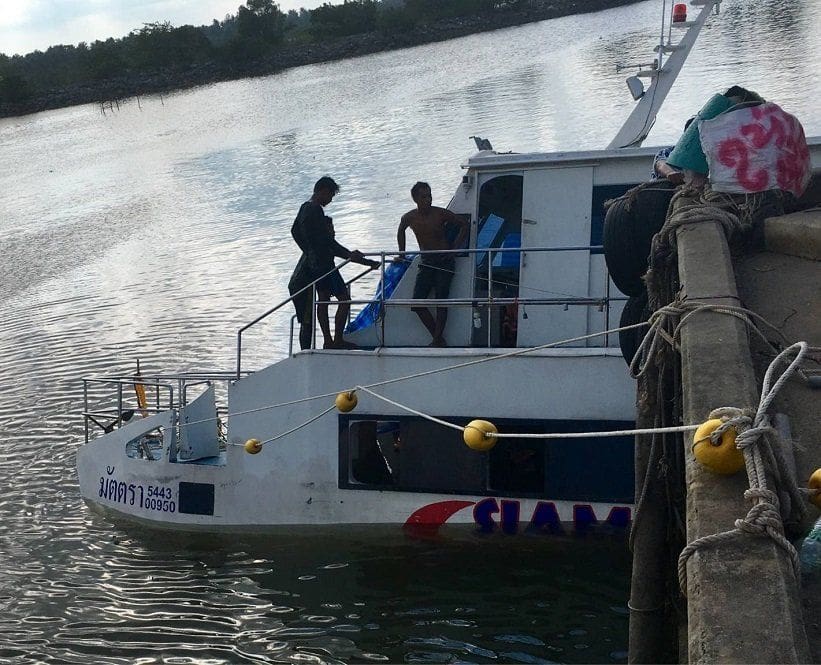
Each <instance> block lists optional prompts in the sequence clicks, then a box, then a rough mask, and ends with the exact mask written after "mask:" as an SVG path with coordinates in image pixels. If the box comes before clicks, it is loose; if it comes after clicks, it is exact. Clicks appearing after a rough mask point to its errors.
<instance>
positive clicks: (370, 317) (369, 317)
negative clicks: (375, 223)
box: [345, 254, 415, 335]
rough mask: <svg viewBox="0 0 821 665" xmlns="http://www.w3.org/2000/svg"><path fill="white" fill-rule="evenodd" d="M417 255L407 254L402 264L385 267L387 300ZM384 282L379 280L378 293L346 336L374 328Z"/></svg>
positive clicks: (391, 264)
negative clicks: (369, 327) (370, 327)
mask: <svg viewBox="0 0 821 665" xmlns="http://www.w3.org/2000/svg"><path fill="white" fill-rule="evenodd" d="M414 256H415V254H406V255H405V257H406V258H407V260H406V261H402V262H401V263H388V264H387V265H386V266H385V299H386V300H387V299H388V298H390V297H391V294H392V293H393V292H394V290H395V289H396V287H397V285H398V284H399V281H400V280H401V279H402V275H404V274H405V272H406V271H407V269H408V266H410V264H411V261H412V260H413V257H414ZM381 294H382V280H381V279H380V280H379V285H378V286H377V287H376V293H375V294H374V299H373V300H372V301H371V302H369V303H368V304H367V305H365V308H364V309H363V310H362V311H361V312H359V314H357V315H356V318H355V319H354V320H353V321H351V322H350V323H349V324H348V325H347V327H346V328H345V334H346V335H347V334H349V333H352V332H356V331H357V330H362V329H363V328H367V327H368V326H372V325H373V324H374V323H375V322H376V321H377V319H378V318H379V314H380V309H381V303H380V301H381V298H382V295H381Z"/></svg>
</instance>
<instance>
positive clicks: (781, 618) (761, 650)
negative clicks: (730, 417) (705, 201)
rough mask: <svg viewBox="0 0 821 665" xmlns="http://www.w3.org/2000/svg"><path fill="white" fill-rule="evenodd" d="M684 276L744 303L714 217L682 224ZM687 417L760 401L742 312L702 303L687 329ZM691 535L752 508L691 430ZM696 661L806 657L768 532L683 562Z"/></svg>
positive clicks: (703, 296)
mask: <svg viewBox="0 0 821 665" xmlns="http://www.w3.org/2000/svg"><path fill="white" fill-rule="evenodd" d="M677 240H678V268H679V278H680V281H681V284H682V287H683V291H684V296H685V297H686V299H687V300H691V301H699V302H707V303H712V304H714V305H739V304H741V303H740V302H739V300H738V295H737V290H736V282H735V277H734V274H733V267H732V262H731V258H730V252H729V249H728V246H727V241H726V239H725V237H724V233H723V231H722V230H721V228H720V227H719V225H718V224H714V223H700V224H691V225H685V226H683V227H680V228H679V229H678V231H677ZM681 361H682V389H683V409H684V421H685V422H686V423H699V422H703V421H704V420H705V419H706V418H707V415H708V413H709V412H710V411H711V410H712V409H714V408H717V407H720V406H735V407H741V408H745V407H747V408H754V407H756V406H757V404H758V400H759V394H758V387H757V385H756V381H755V374H754V370H753V365H752V361H751V358H750V350H749V344H748V331H747V330H746V326H745V324H744V323H743V322H742V321H740V320H739V319H737V318H736V317H732V316H728V315H726V314H720V313H714V312H704V313H699V314H696V315H694V316H692V317H691V318H690V319H688V321H687V323H685V325H684V327H683V328H682V331H681ZM685 447H686V456H687V465H686V484H687V540H688V542H692V541H694V540H696V539H697V538H700V537H701V536H706V535H710V534H714V533H719V532H723V531H727V530H730V529H732V528H733V526H734V524H733V523H734V520H735V519H737V518H739V517H743V516H744V515H746V513H747V510H748V509H749V506H748V505H746V503H745V501H744V499H743V493H744V490H745V489H747V488H748V487H749V485H748V483H747V478H746V474H744V473H743V472H741V473H738V474H736V475H735V476H732V477H726V476H718V475H715V474H713V473H711V472H709V471H707V470H705V469H704V468H703V467H701V465H699V464H698V463H697V462H696V461H695V459H694V458H693V456H692V453H691V452H690V441H689V440H688V439H685ZM687 596H688V632H689V638H688V652H689V658H688V660H689V662H691V663H801V662H809V658H810V656H809V647H808V644H807V638H806V633H805V631H804V624H803V619H802V615H801V607H800V601H799V589H798V585H797V581H796V579H795V577H794V574H793V570H792V566H791V564H790V562H789V560H788V559H787V557H786V555H785V553H784V552H783V550H781V549H780V548H779V547H777V546H776V545H775V543H773V542H772V541H771V540H770V539H768V538H761V537H756V536H739V537H738V538H737V539H735V540H734V541H732V542H730V543H722V544H720V545H717V546H710V547H706V548H702V549H700V550H699V551H698V552H696V553H695V554H694V555H693V556H692V557H691V558H690V560H689V562H688V565H687Z"/></svg>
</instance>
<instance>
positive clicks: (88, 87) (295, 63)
mask: <svg viewBox="0 0 821 665" xmlns="http://www.w3.org/2000/svg"><path fill="white" fill-rule="evenodd" d="M639 1H640V0H531V3H530V4H529V6H527V7H526V8H524V9H521V10H515V11H514V10H500V11H498V12H495V13H494V14H490V15H476V16H469V17H461V18H457V19H451V20H447V21H440V22H439V23H436V24H433V25H427V26H420V27H417V28H414V29H412V30H409V31H407V32H403V33H399V34H385V33H382V32H369V33H365V34H360V35H353V36H350V37H343V38H338V39H333V40H328V41H326V42H324V43H314V44H307V45H299V46H287V45H286V46H283V47H282V48H280V49H279V50H278V51H276V52H275V53H274V54H272V55H271V56H269V57H267V58H264V59H261V60H256V61H252V62H247V63H243V64H242V65H241V66H240V65H233V66H232V65H225V64H222V63H216V62H212V63H207V64H203V65H198V66H194V67H190V68H187V69H184V70H179V69H167V70H163V71H158V72H156V73H154V74H151V75H146V74H128V73H126V74H123V75H121V76H117V77H114V78H109V79H105V80H102V81H95V82H89V83H86V84H81V85H74V86H70V87H66V88H59V89H54V90H49V91H48V92H47V93H45V94H41V95H39V96H34V97H32V98H31V99H29V100H27V101H26V102H25V103H22V104H2V103H0V117H9V116H19V115H26V114H29V113H37V112H39V111H46V110H50V109H56V108H63V107H66V106H74V105H78V104H90V103H99V104H105V105H106V106H107V105H109V104H114V103H116V101H117V100H122V99H126V98H128V97H135V96H141V95H150V94H163V93H168V92H172V91H174V90H182V89H186V88H191V87H194V86H198V85H206V84H209V83H215V82H218V81H227V80H234V79H239V78H246V77H249V76H265V75H269V74H274V73H276V72H279V71H282V70H284V69H288V68H291V67H299V66H301V65H309V64H315V63H319V62H330V61H333V60H343V59H346V58H354V57H358V56H363V55H368V54H371V53H378V52H381V51H391V50H395V49H401V48H407V47H410V46H418V45H421V44H427V43H431V42H438V41H445V40H448V39H454V38H456V37H463V36H465V35H470V34H475V33H480V32H489V31H492V30H499V29H501V28H509V27H513V26H517V25H524V24H526V23H533V22H536V21H543V20H546V19H551V18H558V17H560V16H567V15H570V14H583V13H588V12H596V11H601V10H604V9H610V8H612V7H618V6H622V5H629V4H634V3H636V2H639Z"/></svg>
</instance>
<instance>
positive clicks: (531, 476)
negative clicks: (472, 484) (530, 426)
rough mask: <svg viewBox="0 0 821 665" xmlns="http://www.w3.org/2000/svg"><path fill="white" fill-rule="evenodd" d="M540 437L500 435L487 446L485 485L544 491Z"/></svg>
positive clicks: (518, 491)
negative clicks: (487, 461)
mask: <svg viewBox="0 0 821 665" xmlns="http://www.w3.org/2000/svg"><path fill="white" fill-rule="evenodd" d="M544 458H545V446H544V443H543V442H542V441H517V440H515V439H507V440H505V439H501V440H500V441H499V442H498V443H497V444H496V445H495V446H494V447H493V448H491V450H490V468H489V470H488V475H489V483H488V485H489V489H491V490H495V491H497V492H508V493H515V494H521V493H525V494H542V493H543V492H544Z"/></svg>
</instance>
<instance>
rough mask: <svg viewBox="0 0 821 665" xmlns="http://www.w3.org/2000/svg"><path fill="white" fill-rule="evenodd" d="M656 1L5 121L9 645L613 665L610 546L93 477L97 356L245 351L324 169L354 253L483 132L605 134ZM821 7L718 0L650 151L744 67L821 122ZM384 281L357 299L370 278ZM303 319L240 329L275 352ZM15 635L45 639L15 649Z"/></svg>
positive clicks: (206, 657) (0, 182)
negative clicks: (185, 506) (293, 508)
mask: <svg viewBox="0 0 821 665" xmlns="http://www.w3.org/2000/svg"><path fill="white" fill-rule="evenodd" d="M657 14H658V3H656V2H644V3H640V4H637V5H632V6H629V7H621V8H618V9H614V10H611V11H607V12H600V13H596V14H590V15H585V16H575V17H573V16H570V17H565V18H562V19H559V20H555V21H546V22H542V23H538V24H531V25H527V26H522V27H519V28H512V29H507V30H498V31H495V32H492V33H487V34H483V35H473V36H470V37H466V38H464V39H459V40H454V41H451V42H445V43H442V44H431V45H427V46H422V47H418V48H413V49H407V50H405V51H399V52H393V53H383V54H378V55H374V56H369V57H366V58H359V59H355V60H349V61H345V62H338V63H331V64H326V65H316V66H311V67H304V68H301V69H295V70H291V71H288V72H284V73H282V74H280V75H277V76H270V77H265V78H256V79H246V80H242V81H234V82H229V83H221V84H217V85H212V86H205V87H202V88H198V89H195V90H190V91H185V92H181V93H178V94H173V95H169V96H165V97H164V98H163V99H162V100H160V99H159V98H148V99H143V100H141V103H140V105H139V106H138V105H137V104H136V103H133V102H131V103H127V104H125V105H123V106H122V107H121V110H120V111H119V112H115V113H111V112H108V113H106V114H105V115H102V114H100V112H99V110H98V109H96V108H95V107H93V106H81V107H75V108H70V109H63V110H59V111H54V112H49V113H42V114H38V115H36V116H30V117H24V118H14V119H6V120H0V146H1V147H0V150H2V153H0V154H2V160H3V164H4V165H5V168H3V169H0V192H2V193H1V194H0V243H2V249H3V260H2V261H0V376H2V377H3V381H2V383H0V442H2V443H0V472H1V473H2V481H3V482H2V484H3V488H4V491H3V493H2V495H1V496H0V517H2V519H0V558H2V560H3V562H4V565H3V567H2V570H0V608H1V609H2V612H0V634H2V639H0V658H3V659H6V660H15V659H16V660H19V661H20V662H25V661H26V660H28V661H31V662H43V661H53V662H89V661H92V662H102V661H106V662H135V661H137V660H138V659H142V660H141V662H160V661H161V660H163V659H164V662H238V661H243V660H244V661H247V662H294V661H309V662H334V661H337V662H339V661H345V662H352V661H356V662H363V661H367V660H371V659H372V660H384V659H388V660H391V661H397V660H399V661H403V660H406V661H426V662H454V661H461V662H465V661H470V662H490V661H491V660H494V662H500V661H503V662H506V661H510V662H546V661H561V662H591V661H609V660H616V661H618V660H622V659H623V658H624V654H623V653H622V652H623V651H624V649H625V645H626V617H625V613H624V607H625V602H626V597H627V578H628V558H627V554H626V552H625V547H624V544H623V543H622V542H621V541H616V542H613V541H600V542H592V541H572V540H571V541H547V540H544V541H535V540H534V541H531V540H528V539H524V540H522V539H519V540H518V541H516V543H517V544H516V546H515V547H512V548H509V546H510V545H511V543H510V542H509V541H507V540H505V539H499V540H491V541H487V540H476V539H470V538H467V539H465V538H456V539H453V540H446V541H443V542H427V541H423V542H419V541H410V540H406V539H405V538H404V537H402V536H399V535H397V536H395V537H393V538H390V537H388V535H387V534H377V535H373V534H372V535H368V534H360V537H357V538H345V537H344V534H332V535H331V536H326V537H322V538H314V539H313V540H311V538H300V539H299V540H297V541H294V540H292V539H290V538H284V537H278V538H270V539H267V540H261V541H258V542H249V543H235V544H232V545H231V546H226V545H225V544H224V543H219V542H214V543H210V542H205V543H199V542H194V543H182V544H181V543H173V541H171V542H169V541H168V538H167V537H166V536H163V537H162V538H152V537H150V536H145V535H142V536H137V535H134V534H132V533H130V532H123V531H120V530H119V529H117V528H114V527H112V526H111V525H110V524H109V523H108V522H106V521H105V520H102V519H100V518H97V517H93V516H91V515H90V514H89V513H88V511H87V509H86V508H85V507H84V506H83V505H82V503H81V502H80V501H79V499H78V496H77V484H76V478H75V475H74V460H75V452H76V449H77V446H78V442H79V441H80V440H81V438H82V433H83V432H82V422H81V419H80V418H79V417H78V415H77V414H79V412H80V409H81V400H82V394H81V384H80V382H79V379H80V378H81V377H82V376H86V375H90V374H95V373H96V374H101V373H106V372H118V373H122V372H127V371H130V370H132V369H133V368H134V367H135V363H136V359H137V358H140V359H141V361H142V366H143V368H144V370H146V371H149V372H151V371H163V370H168V371H171V370H208V369H229V368H231V367H232V366H233V363H234V360H235V358H234V353H235V339H236V337H235V335H236V331H237V329H238V328H239V327H241V326H242V325H243V324H244V323H246V322H248V321H249V320H251V319H253V318H254V317H256V316H257V315H258V314H260V313H261V312H263V311H265V310H266V309H268V308H269V307H270V306H272V305H273V304H275V303H277V302H278V301H280V300H282V299H284V298H285V297H286V283H287V281H288V276H289V275H290V272H291V269H292V267H293V265H294V263H295V261H296V250H295V246H294V244H293V242H292V241H291V239H290V237H289V234H288V229H289V226H290V223H291V221H292V219H293V216H294V215H295V213H296V210H297V209H298V207H299V204H300V203H301V202H302V201H303V200H304V199H305V198H307V196H308V195H309V193H310V188H311V186H312V184H313V182H314V180H315V179H316V178H317V177H318V176H320V175H322V174H325V173H329V174H332V175H333V176H334V177H336V178H337V179H338V180H339V182H340V183H341V184H342V192H341V193H340V195H339V197H337V199H336V200H334V202H333V204H332V205H331V206H330V207H329V211H328V212H329V214H330V215H332V216H333V218H334V222H335V227H336V229H337V234H338V237H339V239H340V240H341V241H342V242H343V243H344V244H346V245H348V246H350V247H358V248H359V249H362V250H370V251H378V250H380V249H386V250H391V249H393V248H394V243H395V233H396V226H397V224H398V220H399V217H400V216H401V214H402V213H404V212H405V211H406V210H408V209H409V208H410V207H411V206H412V202H411V200H410V195H409V189H410V186H411V185H412V184H413V183H414V182H415V181H416V180H418V179H424V180H427V181H429V182H430V183H431V185H432V187H433V193H434V197H435V202H436V203H439V204H445V203H447V200H448V198H449V196H450V194H451V192H452V191H453V189H454V187H455V185H456V183H457V182H458V180H459V178H460V176H461V173H460V171H459V169H458V164H459V162H460V161H461V160H462V159H463V158H464V157H465V156H467V155H468V154H469V153H470V152H471V150H472V148H473V144H472V142H471V141H470V140H469V139H468V137H469V136H471V135H481V136H485V137H488V138H490V139H491V141H492V142H493V145H494V146H495V147H496V148H497V149H499V150H503V151H504V150H517V151H521V150H527V149H539V150H552V149H573V148H598V147H603V146H605V145H606V144H607V143H608V142H609V141H610V139H611V138H612V136H613V135H615V133H616V130H617V128H618V126H619V124H620V122H621V120H622V119H623V118H625V117H626V116H627V115H628V112H629V110H630V107H631V104H632V102H631V100H630V97H629V95H628V94H627V90H626V87H625V85H624V77H625V76H626V73H621V74H618V73H616V72H615V63H616V62H622V63H624V62H639V61H645V60H646V59H647V58H648V56H649V54H650V53H651V48H652V46H653V44H654V42H655V40H656V39H657ZM818 25H821V0H807V1H806V2H803V3H795V2H788V1H787V0H757V1H756V2H754V3H747V2H742V1H741V0H728V1H727V2H724V3H722V15H721V16H720V17H718V19H717V20H713V21H712V23H710V24H709V25H708V26H707V27H706V28H705V30H704V32H703V34H702V37H701V38H700V43H699V47H698V49H697V50H696V51H695V52H694V53H693V54H692V56H691V58H690V61H689V62H688V64H687V66H686V67H685V69H684V71H683V73H682V76H681V78H680V80H679V82H678V83H677V85H676V86H675V87H674V88H673V91H672V92H671V94H670V97H669V100H668V105H667V106H666V107H665V109H666V111H667V112H665V113H663V114H662V116H661V117H660V118H659V120H658V122H657V124H656V126H655V128H654V130H653V133H651V135H650V140H649V142H648V143H654V144H662V143H668V142H670V141H672V140H674V139H675V138H676V137H677V135H678V132H679V131H680V128H681V127H682V125H683V123H684V120H685V119H686V118H687V117H689V116H690V115H692V113H693V112H694V111H695V110H697V108H698V107H700V106H701V104H702V103H703V100H705V99H707V98H708V97H709V96H710V95H711V94H713V93H714V92H715V91H718V90H722V89H725V88H726V87H729V86H730V85H732V84H742V85H746V86H747V87H750V88H752V89H754V90H756V91H758V92H759V93H761V94H762V95H764V96H765V97H767V98H769V99H772V100H774V101H777V102H779V103H780V104H782V105H783V106H784V107H785V108H787V109H788V110H790V111H792V112H794V113H796V114H797V115H798V116H799V117H800V118H801V120H802V122H803V123H804V126H805V128H806V130H807V133H808V134H821V110H819V108H818V105H817V103H816V101H817V100H816V98H817V91H818V89H819V79H818V77H819V74H818V72H819V71H820V70H821V44H819V42H820V41H821V31H818V29H817V26H818ZM373 287H374V285H373V284H372V283H371V284H369V285H365V286H363V287H362V289H361V290H360V292H359V293H355V294H354V295H355V296H357V297H358V296H364V295H365V294H366V292H367V291H368V290H369V289H373ZM289 317H290V311H288V312H287V314H286V315H285V316H283V317H281V318H279V319H276V320H274V321H272V322H271V324H270V325H268V326H267V327H264V326H263V327H261V328H260V330H259V331H258V332H256V333H255V334H253V335H250V336H249V339H248V346H247V347H245V346H244V348H243V354H244V361H246V362H247V363H248V365H247V366H249V367H258V366H260V365H262V364H263V363H267V362H271V361H272V360H275V359H277V358H281V357H282V356H283V355H284V354H285V352H286V349H287V337H288V326H289V320H288V319H289ZM25 654H31V655H29V656H26V655H25Z"/></svg>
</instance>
